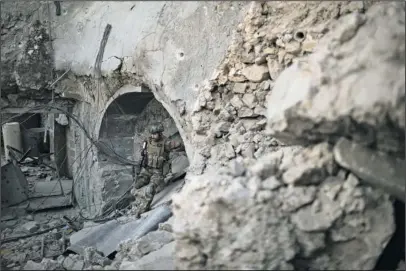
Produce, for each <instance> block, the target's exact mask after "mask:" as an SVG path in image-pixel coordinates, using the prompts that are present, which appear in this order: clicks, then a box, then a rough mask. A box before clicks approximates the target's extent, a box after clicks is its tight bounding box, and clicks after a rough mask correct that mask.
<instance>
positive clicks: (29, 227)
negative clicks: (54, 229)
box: [22, 221, 39, 233]
mask: <svg viewBox="0 0 406 271" xmlns="http://www.w3.org/2000/svg"><path fill="white" fill-rule="evenodd" d="M22 228H23V229H24V230H25V231H26V232H29V233H34V232H36V231H38V230H39V225H38V223H37V222H35V221H30V222H27V223H25V224H24V225H22Z"/></svg>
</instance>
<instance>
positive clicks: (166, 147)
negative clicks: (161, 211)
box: [131, 124, 183, 217]
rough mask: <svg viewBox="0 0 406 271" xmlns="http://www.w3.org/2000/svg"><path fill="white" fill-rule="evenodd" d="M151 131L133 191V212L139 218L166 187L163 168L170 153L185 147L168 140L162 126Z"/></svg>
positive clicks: (153, 127) (156, 126) (154, 126)
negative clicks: (157, 194)
mask: <svg viewBox="0 0 406 271" xmlns="http://www.w3.org/2000/svg"><path fill="white" fill-rule="evenodd" d="M149 131H150V137H149V138H148V140H147V141H146V148H145V149H144V150H143V153H142V156H143V160H142V163H141V171H140V173H139V174H138V176H137V180H136V183H135V184H134V187H133V189H132V191H131V194H132V195H133V196H134V197H135V201H134V202H133V211H134V212H135V214H136V216H137V217H139V216H140V215H141V214H142V213H144V212H146V211H148V210H149V209H150V207H151V203H152V200H153V198H154V195H155V194H156V193H159V192H160V191H162V190H163V188H164V187H165V185H166V183H165V182H164V176H163V166H164V163H165V161H168V159H169V152H170V151H171V150H173V149H180V148H182V147H183V146H182V143H181V142H179V141H174V140H167V139H166V138H165V137H164V136H163V135H162V132H163V131H164V127H163V126H162V124H155V125H152V126H151V128H150V130H149Z"/></svg>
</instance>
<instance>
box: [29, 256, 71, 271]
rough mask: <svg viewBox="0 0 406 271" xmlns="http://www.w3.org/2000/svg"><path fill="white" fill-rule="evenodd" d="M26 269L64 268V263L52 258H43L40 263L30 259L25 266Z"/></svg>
mask: <svg viewBox="0 0 406 271" xmlns="http://www.w3.org/2000/svg"><path fill="white" fill-rule="evenodd" d="M24 270H64V269H63V267H62V265H61V264H60V263H58V262H57V261H54V260H51V259H46V258H44V259H42V261H41V262H40V263H36V262H33V261H28V262H27V263H26V265H25V266H24Z"/></svg>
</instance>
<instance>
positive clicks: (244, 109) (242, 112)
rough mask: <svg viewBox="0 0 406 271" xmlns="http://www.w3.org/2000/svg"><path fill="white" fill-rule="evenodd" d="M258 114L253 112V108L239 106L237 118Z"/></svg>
mask: <svg viewBox="0 0 406 271" xmlns="http://www.w3.org/2000/svg"><path fill="white" fill-rule="evenodd" d="M257 116H258V115H257V114H255V113H254V110H252V109H251V108H248V107H245V106H243V107H241V108H240V109H239V110H238V117H239V118H253V117H257Z"/></svg>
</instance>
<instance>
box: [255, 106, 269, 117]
mask: <svg viewBox="0 0 406 271" xmlns="http://www.w3.org/2000/svg"><path fill="white" fill-rule="evenodd" d="M254 115H258V116H265V115H266V108H265V107H263V106H260V105H258V106H256V107H255V108H254Z"/></svg>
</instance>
